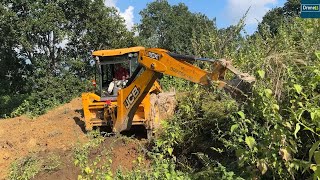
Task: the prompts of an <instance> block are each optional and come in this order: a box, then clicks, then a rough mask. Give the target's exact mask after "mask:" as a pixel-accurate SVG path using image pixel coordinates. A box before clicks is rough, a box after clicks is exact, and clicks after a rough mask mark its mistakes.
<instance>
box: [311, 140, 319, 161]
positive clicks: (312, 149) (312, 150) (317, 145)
mask: <svg viewBox="0 0 320 180" xmlns="http://www.w3.org/2000/svg"><path fill="white" fill-rule="evenodd" d="M319 145H320V141H317V142H315V143H314V144H313V145H312V147H311V149H310V150H309V162H311V159H312V156H313V153H314V151H315V150H316V149H317V148H318V147H319Z"/></svg>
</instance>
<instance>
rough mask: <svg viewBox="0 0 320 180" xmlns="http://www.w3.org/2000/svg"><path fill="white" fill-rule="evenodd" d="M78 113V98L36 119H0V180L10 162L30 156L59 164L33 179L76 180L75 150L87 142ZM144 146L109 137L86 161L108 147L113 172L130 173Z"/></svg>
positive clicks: (5, 173) (77, 172)
mask: <svg viewBox="0 0 320 180" xmlns="http://www.w3.org/2000/svg"><path fill="white" fill-rule="evenodd" d="M81 109H82V105H81V98H77V99H74V100H72V101H71V102H70V103H67V104H65V105H62V106H59V107H57V108H55V109H53V110H51V111H49V112H48V113H46V114H45V115H42V116H40V117H38V118H36V119H29V118H28V117H25V116H21V117H17V118H11V119H0V180H2V179H5V178H6V177H7V175H8V174H9V168H10V165H11V163H12V162H14V161H16V160H18V159H21V158H23V157H26V156H29V155H30V154H35V155H36V156H37V157H38V158H40V159H41V158H42V159H46V158H47V157H48V156H50V154H55V155H57V156H58V157H59V158H60V159H59V161H60V163H61V165H60V166H59V168H58V169H57V170H55V171H50V172H40V173H39V174H38V175H36V177H35V178H34V179H77V177H78V174H80V173H81V172H80V169H79V168H78V167H75V166H74V157H73V155H74V154H73V153H74V147H75V145H77V144H78V143H83V144H84V143H85V142H88V141H89V139H88V137H87V136H86V132H85V130H84V123H83V122H82V121H81V119H83V117H82V114H81ZM124 139H125V138H124ZM112 142H113V143H112ZM111 143H112V144H113V145H112V146H110V144H111ZM145 143H146V140H143V139H142V140H139V139H131V140H130V142H124V141H123V138H122V137H120V138H117V137H108V138H106V139H105V140H104V142H103V143H102V144H101V145H100V146H99V148H98V149H97V150H95V151H93V154H91V155H90V157H89V159H90V158H93V157H94V156H96V155H98V154H99V152H101V151H102V150H105V149H107V147H108V149H111V153H112V157H111V158H112V165H111V168H112V171H113V172H116V170H117V169H119V168H120V169H123V170H129V171H130V170H132V169H133V168H134V165H133V164H132V162H133V161H134V160H136V159H137V158H138V157H139V156H143V153H142V152H141V151H140V150H139V149H141V146H144V145H145ZM94 152H96V155H95V154H94ZM91 156H92V157H91Z"/></svg>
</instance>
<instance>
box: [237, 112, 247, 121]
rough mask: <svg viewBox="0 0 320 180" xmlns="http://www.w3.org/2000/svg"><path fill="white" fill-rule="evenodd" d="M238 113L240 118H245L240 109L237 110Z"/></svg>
mask: <svg viewBox="0 0 320 180" xmlns="http://www.w3.org/2000/svg"><path fill="white" fill-rule="evenodd" d="M238 114H239V116H240V117H241V119H245V118H246V116H245V115H244V113H243V112H242V111H239V112H238Z"/></svg>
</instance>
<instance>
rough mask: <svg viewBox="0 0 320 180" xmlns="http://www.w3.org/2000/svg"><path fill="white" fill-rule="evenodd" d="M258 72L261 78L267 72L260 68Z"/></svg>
mask: <svg viewBox="0 0 320 180" xmlns="http://www.w3.org/2000/svg"><path fill="white" fill-rule="evenodd" d="M258 74H259V76H260V78H261V79H263V78H264V76H265V74H266V72H265V71H263V70H259V71H258Z"/></svg>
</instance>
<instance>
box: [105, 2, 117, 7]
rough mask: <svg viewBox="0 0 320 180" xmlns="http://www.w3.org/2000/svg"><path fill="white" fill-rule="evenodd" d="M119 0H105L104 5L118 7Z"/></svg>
mask: <svg viewBox="0 0 320 180" xmlns="http://www.w3.org/2000/svg"><path fill="white" fill-rule="evenodd" d="M117 1H118V0H104V5H105V6H107V7H116V4H117Z"/></svg>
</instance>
